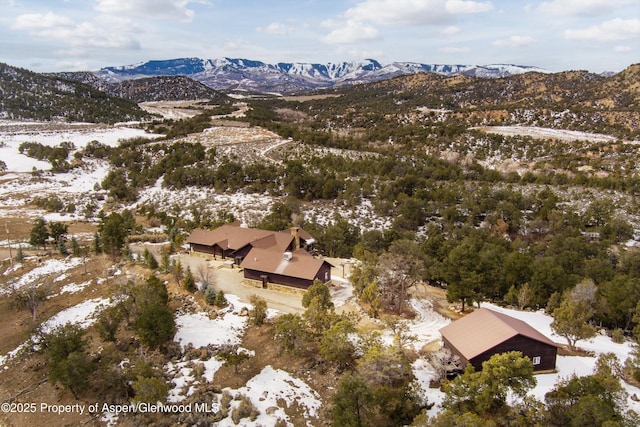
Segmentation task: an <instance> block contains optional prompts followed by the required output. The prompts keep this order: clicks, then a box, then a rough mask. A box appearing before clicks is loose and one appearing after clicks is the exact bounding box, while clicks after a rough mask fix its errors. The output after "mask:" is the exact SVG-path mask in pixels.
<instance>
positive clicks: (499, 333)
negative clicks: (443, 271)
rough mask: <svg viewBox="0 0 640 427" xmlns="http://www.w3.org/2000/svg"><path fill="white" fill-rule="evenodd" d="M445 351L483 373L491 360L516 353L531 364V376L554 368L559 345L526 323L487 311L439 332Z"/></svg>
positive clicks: (482, 311)
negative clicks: (486, 363)
mask: <svg viewBox="0 0 640 427" xmlns="http://www.w3.org/2000/svg"><path fill="white" fill-rule="evenodd" d="M440 334H441V335H442V341H443V343H444V347H445V348H448V349H450V350H451V351H452V353H453V354H455V355H458V356H459V357H460V360H461V361H462V364H463V369H464V367H465V366H466V365H467V364H469V363H470V364H472V365H473V367H474V368H475V369H476V370H478V371H479V370H482V362H484V361H486V360H489V359H490V358H491V356H493V355H494V354H499V353H506V352H509V351H519V352H521V353H522V354H523V355H524V356H527V357H529V358H530V359H531V361H532V362H533V370H534V372H538V373H540V372H552V371H554V370H555V368H556V355H557V350H558V347H559V345H558V344H556V343H554V342H553V341H551V340H550V339H549V338H547V337H546V336H544V335H543V334H542V333H540V332H539V331H537V330H536V329H535V328H533V327H532V326H530V325H529V324H527V323H526V322H524V321H522V320H519V319H515V318H513V317H511V316H508V315H506V314H503V313H499V312H497V311H494V310H489V309H488V308H480V309H478V310H476V311H474V312H473V313H470V314H468V315H466V316H465V317H463V318H461V319H459V320H456V321H455V322H453V323H451V324H449V325H447V326H445V327H444V328H442V329H440Z"/></svg>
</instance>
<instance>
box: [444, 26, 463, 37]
mask: <svg viewBox="0 0 640 427" xmlns="http://www.w3.org/2000/svg"><path fill="white" fill-rule="evenodd" d="M461 31H462V29H461V28H460V27H456V26H455V25H450V26H448V27H445V28H443V29H442V30H440V34H442V35H443V36H452V35H454V34H458V33H459V32H461Z"/></svg>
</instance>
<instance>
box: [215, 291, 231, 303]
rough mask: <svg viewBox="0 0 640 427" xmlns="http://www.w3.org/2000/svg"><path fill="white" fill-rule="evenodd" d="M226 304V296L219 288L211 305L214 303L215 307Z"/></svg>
mask: <svg viewBox="0 0 640 427" xmlns="http://www.w3.org/2000/svg"><path fill="white" fill-rule="evenodd" d="M227 304H228V302H227V298H226V297H225V296H224V292H222V289H221V290H220V292H218V295H216V299H215V301H214V303H213V305H215V306H216V307H225V306H226V305H227Z"/></svg>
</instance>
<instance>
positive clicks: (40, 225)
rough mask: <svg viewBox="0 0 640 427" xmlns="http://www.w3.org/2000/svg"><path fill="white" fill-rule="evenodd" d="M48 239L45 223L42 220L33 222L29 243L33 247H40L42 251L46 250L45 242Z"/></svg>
mask: <svg viewBox="0 0 640 427" xmlns="http://www.w3.org/2000/svg"><path fill="white" fill-rule="evenodd" d="M48 239H49V230H48V229H47V222H46V221H45V220H44V218H38V219H36V220H35V221H34V223H33V227H32V228H31V238H30V239H29V243H31V244H32V245H33V246H42V248H43V249H46V248H47V240H48Z"/></svg>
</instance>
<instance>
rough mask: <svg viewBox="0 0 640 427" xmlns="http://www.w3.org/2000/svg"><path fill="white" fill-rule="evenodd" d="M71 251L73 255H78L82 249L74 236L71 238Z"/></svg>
mask: <svg viewBox="0 0 640 427" xmlns="http://www.w3.org/2000/svg"><path fill="white" fill-rule="evenodd" d="M71 253H72V254H73V256H74V257H79V256H81V255H82V249H81V248H80V245H79V244H78V240H77V239H76V237H75V236H73V237H72V238H71Z"/></svg>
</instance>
